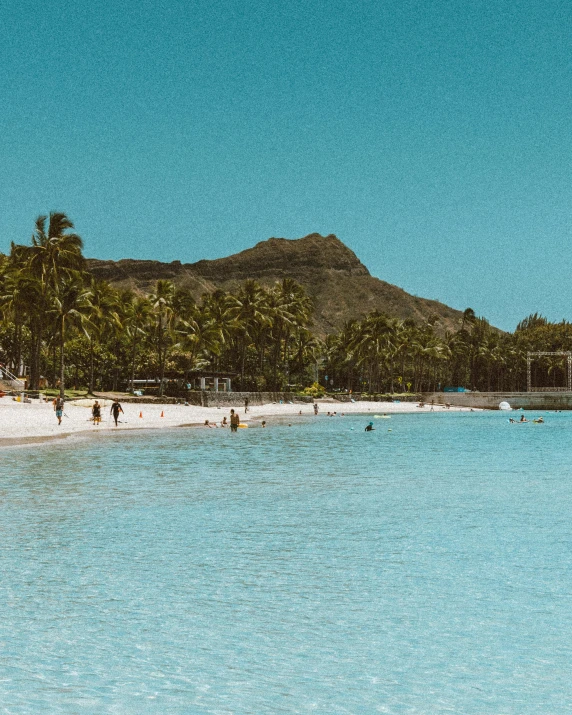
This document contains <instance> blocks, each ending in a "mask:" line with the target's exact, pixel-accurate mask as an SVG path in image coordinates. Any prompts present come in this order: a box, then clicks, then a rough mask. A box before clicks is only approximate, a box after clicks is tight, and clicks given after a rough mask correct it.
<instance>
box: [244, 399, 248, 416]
mask: <svg viewBox="0 0 572 715" xmlns="http://www.w3.org/2000/svg"><path fill="white" fill-rule="evenodd" d="M247 412H248V397H245V398H244V414H246V413H247Z"/></svg>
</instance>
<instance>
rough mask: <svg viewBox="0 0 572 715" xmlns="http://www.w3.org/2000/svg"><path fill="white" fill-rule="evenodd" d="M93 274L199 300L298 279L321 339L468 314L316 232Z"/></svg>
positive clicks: (446, 321) (443, 324) (104, 264)
mask: <svg viewBox="0 0 572 715" xmlns="http://www.w3.org/2000/svg"><path fill="white" fill-rule="evenodd" d="M88 266H89V269H90V270H91V272H92V273H93V274H94V275H95V276H96V277H97V278H100V279H104V280H106V281H109V282H110V283H111V284H113V285H114V286H116V287H122V288H127V287H129V288H133V289H135V290H137V291H140V292H143V293H150V292H151V291H152V290H153V287H154V285H155V282H156V281H157V280H159V279H165V278H167V279H170V280H172V281H173V282H174V283H175V284H176V285H178V286H184V287H185V288H188V289H189V290H190V291H191V292H192V293H193V295H194V296H195V297H196V298H199V297H200V296H201V295H202V294H203V293H205V292H208V291H213V290H215V289H216V288H222V289H224V290H230V289H233V288H235V287H236V286H237V285H238V284H239V283H241V282H243V281H245V280H246V279H248V278H253V279H255V280H257V281H259V282H260V283H262V284H264V285H272V284H273V283H274V282H275V281H277V280H281V279H282V278H286V277H289V278H294V279H295V280H296V281H298V282H299V283H301V284H302V285H303V286H304V287H305V288H306V291H307V292H308V294H309V295H310V296H311V297H312V298H313V299H314V303H315V306H316V310H315V316H314V325H315V331H316V333H318V334H319V335H322V336H324V335H326V334H328V333H331V332H334V331H336V330H338V329H339V328H341V327H342V325H343V324H344V322H345V321H347V320H350V319H352V318H360V317H362V316H363V315H365V314H366V313H368V312H370V311H372V310H374V309H377V310H380V311H382V312H385V313H387V314H388V315H391V316H393V317H397V318H401V319H404V318H413V319H414V320H415V321H416V322H424V321H426V320H427V319H428V318H431V317H432V316H437V317H438V322H437V324H436V328H437V329H438V330H439V332H443V331H445V330H452V329H458V327H459V323H460V321H461V318H462V313H461V312H460V311H458V310H454V309H453V308H450V307H449V306H447V305H444V304H443V303H439V302H438V301H434V300H427V299H425V298H417V297H416V296H412V295H410V294H409V293H406V292H405V291H404V290H402V289H401V288H398V287H397V286H394V285H391V284H390V283H386V282H385V281H382V280H380V279H379V278H375V277H373V276H372V275H370V273H369V271H368V270H367V268H366V267H365V266H364V265H363V264H362V263H361V262H360V261H359V259H358V258H357V256H356V255H355V253H354V252H353V251H351V250H350V249H349V248H348V247H347V246H345V245H344V244H343V243H342V242H341V241H340V240H339V239H338V238H337V237H336V236H333V235H330V236H321V235H319V234H316V233H313V234H310V235H309V236H306V237H305V238H300V239H294V240H291V239H286V238H270V239H268V240H267V241H261V242H260V243H258V244H256V246H254V247H253V248H249V249H247V250H246V251H241V252H240V253H237V254H235V255H233V256H228V257H227V258H220V259H218V260H213V261H206V260H204V261H198V262H197V263H181V262H180V261H173V262H172V263H160V262H159V261H138V260H132V259H125V260H121V261H100V260H97V259H89V260H88Z"/></svg>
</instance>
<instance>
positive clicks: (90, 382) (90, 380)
mask: <svg viewBox="0 0 572 715" xmlns="http://www.w3.org/2000/svg"><path fill="white" fill-rule="evenodd" d="M93 382H94V381H93V338H92V337H90V339H89V393H90V395H93Z"/></svg>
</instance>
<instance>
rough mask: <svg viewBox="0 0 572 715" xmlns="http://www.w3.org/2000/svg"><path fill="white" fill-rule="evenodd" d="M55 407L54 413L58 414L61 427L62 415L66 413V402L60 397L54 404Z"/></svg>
mask: <svg viewBox="0 0 572 715" xmlns="http://www.w3.org/2000/svg"><path fill="white" fill-rule="evenodd" d="M52 404H53V405H54V411H55V413H56V417H57V418H58V424H59V425H61V423H62V415H63V413H64V400H63V397H61V396H58V397H56V399H55V400H54V401H53V403H52Z"/></svg>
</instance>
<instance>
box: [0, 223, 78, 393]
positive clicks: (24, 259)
mask: <svg viewBox="0 0 572 715" xmlns="http://www.w3.org/2000/svg"><path fill="white" fill-rule="evenodd" d="M46 221H47V226H46ZM71 229H73V223H72V222H71V221H70V219H69V218H68V217H67V216H66V215H65V214H64V213H61V212H55V211H53V212H51V213H50V215H49V219H48V217H46V216H39V217H38V218H37V219H36V224H35V231H34V234H33V235H32V245H31V246H21V245H16V244H14V243H12V246H11V251H10V262H11V264H12V266H13V267H14V268H15V269H16V270H18V271H19V272H20V275H21V277H22V278H23V279H24V280H26V281H28V282H29V287H30V288H32V282H33V291H32V292H33V294H34V303H33V305H30V306H29V311H28V324H29V327H30V331H31V333H32V339H31V344H32V350H31V356H30V387H31V388H32V389H37V388H38V380H39V377H40V353H41V348H42V338H43V334H44V328H45V327H46V325H45V323H46V321H45V316H46V315H47V314H48V313H49V311H50V309H51V308H52V305H53V299H54V296H55V295H56V293H57V292H58V290H59V289H60V286H61V282H62V281H65V280H66V279H67V278H70V277H71V276H72V274H74V273H75V274H79V273H80V272H82V271H83V270H84V267H85V265H84V264H85V262H84V258H83V255H82V248H83V243H82V240H81V238H80V237H79V236H78V235H77V234H76V233H69V231H70V230H71Z"/></svg>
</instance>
